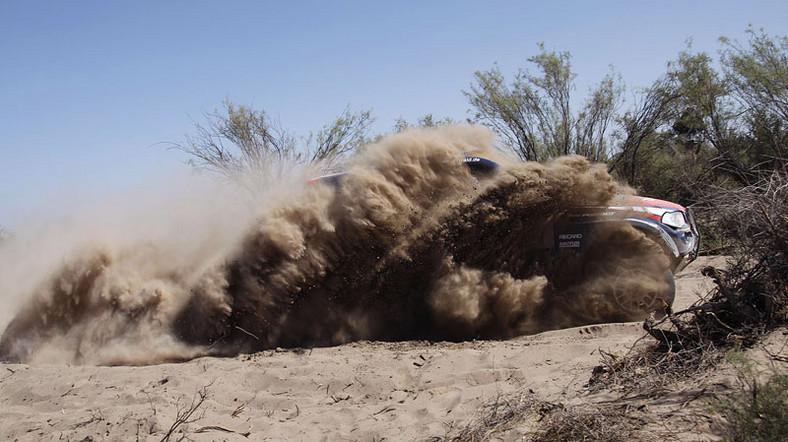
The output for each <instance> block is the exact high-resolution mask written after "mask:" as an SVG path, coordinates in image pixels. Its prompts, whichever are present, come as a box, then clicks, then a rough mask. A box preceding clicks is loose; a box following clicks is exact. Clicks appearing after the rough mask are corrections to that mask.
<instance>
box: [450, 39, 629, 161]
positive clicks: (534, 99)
mask: <svg viewBox="0 0 788 442" xmlns="http://www.w3.org/2000/svg"><path fill="white" fill-rule="evenodd" d="M539 49H540V54H539V55H536V56H533V57H530V58H528V62H530V63H533V64H534V65H536V67H537V69H538V75H537V74H531V73H530V72H529V71H527V70H523V69H520V70H518V72H517V74H516V75H515V78H514V81H513V82H512V83H511V84H510V85H507V84H506V81H505V79H504V76H503V74H502V73H501V71H500V70H499V69H498V67H497V66H495V67H493V68H492V69H491V70H489V71H486V72H476V73H475V74H474V76H475V83H472V84H471V90H470V91H463V93H464V94H465V96H466V98H467V99H468V101H469V103H470V104H471V106H472V107H473V108H474V110H475V114H474V119H475V121H477V122H479V123H481V124H484V125H486V126H488V127H490V128H491V129H492V130H493V131H495V132H496V133H497V134H498V135H499V136H500V137H501V139H502V140H503V142H504V144H505V145H506V146H507V147H509V148H510V149H512V150H513V151H514V152H515V153H517V154H518V156H520V158H521V159H523V160H527V161H543V160H546V159H549V158H552V157H555V156H559V155H568V154H579V155H585V156H587V157H589V158H590V159H591V160H593V161H602V160H606V159H607V157H608V155H609V150H610V148H611V141H610V139H609V134H610V133H609V130H610V128H611V124H612V123H613V122H614V117H615V113H616V111H617V108H618V106H619V104H620V101H621V94H622V91H623V89H622V87H621V85H620V79H619V77H618V76H616V75H615V74H614V73H613V72H611V73H610V74H608V75H607V76H606V77H605V78H604V79H603V80H602V81H601V82H600V83H599V85H598V86H597V87H596V88H595V89H594V90H592V91H591V93H590V98H589V99H588V100H587V101H586V102H585V104H584V105H583V106H582V108H581V110H580V112H579V113H578V114H577V115H575V114H574V113H573V112H572V106H571V103H570V99H571V91H572V90H573V89H574V79H575V77H576V74H574V73H573V72H572V66H571V63H570V61H571V56H570V54H569V52H561V53H556V52H547V51H546V50H545V48H544V45H543V44H540V45H539Z"/></svg>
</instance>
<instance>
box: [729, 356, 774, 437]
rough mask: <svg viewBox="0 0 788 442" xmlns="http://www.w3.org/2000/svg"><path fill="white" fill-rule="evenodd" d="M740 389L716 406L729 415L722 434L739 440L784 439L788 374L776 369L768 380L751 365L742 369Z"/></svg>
mask: <svg viewBox="0 0 788 442" xmlns="http://www.w3.org/2000/svg"><path fill="white" fill-rule="evenodd" d="M739 380H740V389H739V390H738V391H737V393H735V394H733V395H731V396H729V397H724V398H722V399H720V400H719V401H718V402H717V403H716V406H715V408H716V409H717V411H718V412H720V413H721V414H722V415H723V416H724V417H725V419H726V421H727V424H726V425H724V426H722V427H721V428H720V435H721V436H723V437H724V438H725V439H726V440H730V441H735V442H749V441H752V442H771V441H775V442H776V441H784V440H785V437H786V434H788V374H785V373H779V372H777V371H774V372H772V373H771V375H770V376H769V377H768V378H766V380H760V379H759V376H758V375H757V374H756V373H754V372H753V370H751V369H743V370H742V371H741V372H740V376H739Z"/></svg>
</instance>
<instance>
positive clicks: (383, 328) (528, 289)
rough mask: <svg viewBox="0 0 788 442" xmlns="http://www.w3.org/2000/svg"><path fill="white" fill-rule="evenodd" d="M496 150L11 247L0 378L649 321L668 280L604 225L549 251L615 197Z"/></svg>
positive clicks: (454, 150)
mask: <svg viewBox="0 0 788 442" xmlns="http://www.w3.org/2000/svg"><path fill="white" fill-rule="evenodd" d="M494 142H495V139H494V136H493V134H492V133H491V132H489V131H488V130H486V129H484V128H481V127H478V126H467V125H458V126H447V127H442V128H438V129H420V130H410V131H406V132H403V133H400V134H396V135H392V136H389V137H386V138H384V139H382V140H381V141H379V142H377V143H374V144H371V145H369V146H366V147H365V148H364V149H363V151H362V152H361V153H359V154H358V155H357V156H356V157H355V158H354V159H353V161H352V163H351V164H350V165H349V167H348V169H347V171H348V173H347V174H346V175H344V176H343V177H342V179H341V182H340V183H339V184H338V185H329V184H325V183H316V184H314V185H311V186H308V185H306V184H305V180H304V179H303V176H302V175H299V174H298V173H294V174H292V177H291V180H290V182H289V183H286V184H280V185H279V186H277V187H275V188H271V189H269V191H268V192H266V193H264V194H263V195H262V197H260V198H257V199H254V200H246V199H244V198H241V197H236V196H232V195H231V194H229V193H224V194H222V193H221V192H219V193H216V194H214V195H212V197H207V196H206V193H210V192H208V191H206V190H205V189H202V190H201V191H200V192H196V193H197V194H199V195H201V198H197V199H196V200H193V202H190V203H188V204H187V203H185V202H184V201H192V200H191V199H188V198H178V199H173V200H167V198H162V201H160V202H159V204H158V205H157V206H156V207H155V208H154V209H151V208H150V207H147V208H146V209H145V210H142V211H141V212H140V213H139V215H140V216H139V217H137V218H133V217H132V221H133V222H129V220H125V222H121V223H118V224H117V225H115V226H114V227H115V228H116V230H115V231H112V232H111V234H108V235H93V236H95V237H93V236H92V235H90V234H88V235H83V236H82V237H81V239H83V240H84V241H72V242H73V244H72V245H71V246H70V247H61V248H59V249H58V250H57V253H49V252H48V251H47V248H46V247H43V246H41V245H40V244H38V245H34V246H32V250H34V251H35V253H34V254H33V256H36V257H40V261H41V262H38V261H37V260H35V259H22V260H20V259H18V257H19V256H22V254H21V252H20V250H18V248H17V247H15V246H14V245H13V244H12V245H10V246H7V247H3V248H2V249H0V259H2V260H3V262H7V263H11V262H14V263H16V264H14V266H13V267H14V270H13V272H11V271H5V272H0V288H2V289H3V290H4V291H6V292H8V293H11V294H13V295H14V296H15V297H18V298H21V299H24V303H23V304H22V305H21V306H20V307H19V309H18V312H17V313H16V315H15V317H14V318H13V319H12V320H11V321H10V322H9V323H8V325H7V327H6V329H5V332H4V333H3V336H2V340H0V358H2V359H3V360H7V361H22V362H30V363H36V362H68V363H83V364H150V363H157V362H163V361H173V360H184V359H190V358H193V357H197V356H201V355H234V354H238V353H242V352H253V351H257V350H260V349H265V348H273V347H280V346H281V347H293V346H298V347H304V346H325V345H335V344H341V343H345V342H349V341H353V340H360V339H370V340H405V339H429V340H464V339H474V338H482V339H484V338H508V337H513V336H517V335H521V334H527V333H537V332H540V331H544V330H549V329H555V328H560V327H569V326H574V325H581V324H589V323H598V322H605V321H620V320H636V319H641V318H643V317H644V316H645V315H646V314H647V312H648V311H649V310H651V309H654V308H658V307H659V305H657V304H656V303H657V302H659V301H660V299H659V296H658V294H659V293H661V292H664V291H665V288H666V287H665V285H666V281H665V278H664V272H665V270H666V269H667V263H666V262H665V260H664V258H663V257H662V255H661V254H660V253H659V249H658V246H657V245H656V244H655V243H653V242H652V241H651V240H649V239H648V238H646V237H645V236H644V235H643V234H641V233H639V232H637V231H635V230H634V229H633V228H632V227H630V226H629V225H628V224H627V223H625V222H620V223H619V222H606V223H601V224H599V226H598V227H597V231H596V233H595V237H596V238H597V240H596V241H595V242H594V243H593V244H591V245H590V246H588V248H587V249H586V250H585V251H584V253H581V254H577V253H574V252H571V251H561V252H556V251H553V250H551V249H550V247H549V245H550V241H552V239H553V238H554V234H555V229H556V226H560V225H561V223H562V222H564V221H565V220H566V219H567V217H568V216H570V215H571V213H572V212H573V211H576V209H577V208H593V207H602V208H603V207H605V206H607V205H609V204H610V203H611V202H612V201H613V200H614V198H615V197H616V195H617V194H619V193H622V192H625V191H626V190H625V189H622V188H621V187H620V186H619V185H618V184H617V183H616V182H614V181H613V180H612V179H611V177H610V176H609V175H608V174H607V173H606V171H605V169H604V168H603V167H601V166H598V165H592V164H590V163H589V162H588V161H586V160H585V159H583V158H581V157H565V158H559V159H557V160H555V161H553V162H551V163H549V164H537V163H521V162H518V161H514V160H511V159H508V158H506V157H504V156H502V155H501V154H500V153H499V152H497V151H496V149H495V148H494ZM471 154H472V155H480V156H483V157H486V158H491V159H494V160H495V161H497V162H498V163H499V164H500V168H499V170H498V171H497V172H496V173H495V174H492V175H490V176H475V175H474V174H472V173H471V170H470V169H469V168H468V167H467V166H466V165H464V164H463V162H462V160H463V158H464V156H465V155H471ZM192 190H193V189H192ZM192 193H194V192H192ZM187 206H188V207H187ZM119 210H122V209H119ZM594 210H596V209H586V212H587V213H586V216H589V217H593V216H594V213H593V212H594ZM600 210H601V209H600ZM140 220H144V222H143V221H140ZM85 224H86V225H87V224H90V223H89V222H87V221H86V223H85ZM130 225H133V228H130V229H129V226H130ZM124 229H126V230H124ZM86 230H87V231H88V232H92V231H93V229H86ZM107 230H110V231H111V230H112V229H109V228H108V229H107ZM107 238H109V239H107ZM28 249H30V248H28ZM30 255H31V253H30V252H28V253H27V255H26V256H30ZM53 256H56V257H58V258H54V257H53ZM44 262H45V264H46V265H42V263H44ZM25 266H27V267H25ZM6 297H8V294H4V298H6Z"/></svg>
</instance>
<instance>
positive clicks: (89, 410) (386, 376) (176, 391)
mask: <svg viewBox="0 0 788 442" xmlns="http://www.w3.org/2000/svg"><path fill="white" fill-rule="evenodd" d="M715 260H716V261H715ZM709 264H712V265H721V261H720V259H719V258H701V259H699V260H698V261H696V262H695V263H693V264H692V265H691V266H690V267H688V268H687V269H685V270H684V271H683V272H682V273H680V274H679V275H678V277H677V280H676V281H677V288H678V293H677V299H676V304H675V307H676V309H682V308H684V307H686V306H688V305H690V304H692V303H693V302H694V301H695V300H696V299H697V297H698V294H700V293H705V292H706V291H708V290H709V289H710V288H711V283H710V281H708V280H707V279H706V278H704V277H703V276H701V275H700V269H701V268H702V267H703V266H705V265H709ZM642 335H643V332H642V328H641V324H640V323H626V324H602V325H595V326H587V327H580V328H572V329H566V330H558V331H552V332H547V333H541V334H538V335H533V336H523V337H520V338H517V339H512V340H509V341H472V342H464V343H444V342H397V343H380V342H357V343H352V344H347V345H343V346H339V347H331V348H315V349H309V350H276V351H265V352H261V353H257V354H252V355H242V356H239V357H236V358H225V359H222V358H200V359H196V360H192V361H189V362H186V363H177V364H161V365H155V366H144V367H96V366H68V365H24V364H4V365H3V366H2V367H0V439H3V440H70V441H82V440H162V439H164V438H165V437H167V435H168V433H169V432H170V431H171V430H172V432H171V440H178V439H181V438H184V437H185V438H186V439H187V440H230V441H232V440H303V441H314V440H366V441H372V440H376V441H380V440H384V439H385V440H425V439H428V438H430V437H433V436H444V435H445V434H447V432H449V431H451V430H452V429H453V428H456V427H458V426H462V425H464V424H465V423H467V422H469V421H470V420H472V419H474V417H476V416H477V413H478V412H479V410H480V408H481V407H482V406H483V405H484V404H487V403H490V402H491V401H494V400H496V398H499V397H501V396H504V395H506V394H509V393H513V392H521V391H530V392H533V393H534V394H536V395H538V396H539V397H540V398H543V399H544V400H549V401H554V402H557V401H568V402H571V401H572V400H576V398H578V397H581V396H582V394H583V390H584V388H585V387H584V386H585V385H586V383H587V382H588V380H589V377H590V375H591V371H592V369H593V367H594V366H596V365H599V363H600V356H599V352H600V350H602V351H606V352H611V353H618V354H622V353H625V352H626V351H627V350H628V349H629V348H630V347H631V346H632V345H633V344H634V343H635V342H636V341H637V340H638V339H639V338H640V337H641V336H642ZM573 398H574V399H573ZM189 411H193V412H192V413H191V414H188V413H189ZM515 438H516V434H514V433H512V434H511V435H510V436H507V437H506V439H507V440H515Z"/></svg>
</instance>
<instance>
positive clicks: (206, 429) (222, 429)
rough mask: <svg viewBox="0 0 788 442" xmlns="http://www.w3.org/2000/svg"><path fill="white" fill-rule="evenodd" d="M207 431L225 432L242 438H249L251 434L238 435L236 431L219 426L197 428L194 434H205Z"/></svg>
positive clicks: (248, 432)
mask: <svg viewBox="0 0 788 442" xmlns="http://www.w3.org/2000/svg"><path fill="white" fill-rule="evenodd" d="M208 431H223V432H225V433H234V434H240V435H241V436H243V437H249V436H250V435H251V434H252V432H251V431H247V432H244V433H240V432H238V431H235V430H231V429H229V428H224V427H220V426H218V425H207V426H205V427H200V428H198V429H197V430H195V431H194V432H195V433H206V432H208Z"/></svg>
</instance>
